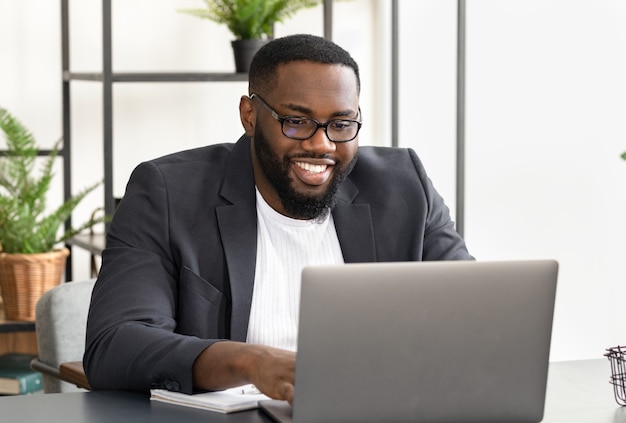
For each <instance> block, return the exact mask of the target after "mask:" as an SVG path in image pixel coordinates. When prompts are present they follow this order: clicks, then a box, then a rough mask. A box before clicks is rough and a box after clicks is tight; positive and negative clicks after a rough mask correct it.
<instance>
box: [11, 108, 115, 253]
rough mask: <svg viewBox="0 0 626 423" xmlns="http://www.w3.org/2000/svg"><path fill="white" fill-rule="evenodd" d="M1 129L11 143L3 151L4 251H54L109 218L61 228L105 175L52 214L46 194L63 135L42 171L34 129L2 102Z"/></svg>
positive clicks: (94, 219) (95, 219) (46, 159)
mask: <svg viewBox="0 0 626 423" xmlns="http://www.w3.org/2000/svg"><path fill="white" fill-rule="evenodd" d="M0 129H1V130H2V132H3V133H4V137H5V138H6V143H7V149H6V151H5V152H4V155H3V156H0V251H2V252H5V253H25V254H32V253H44V252H49V251H52V250H53V249H54V246H55V244H57V243H59V242H62V241H65V240H66V239H69V238H71V237H72V236H74V235H76V234H78V233H79V232H81V231H83V230H84V229H87V228H90V227H92V226H93V225H95V224H97V223H100V222H103V221H104V220H105V219H104V218H103V217H99V218H93V217H92V218H91V219H90V220H89V221H88V222H86V223H84V224H83V225H81V226H79V227H78V228H75V229H74V228H71V229H69V230H66V231H65V232H64V233H62V234H59V232H60V231H59V229H60V228H61V226H62V225H63V224H64V223H65V222H66V221H67V220H68V219H69V217H70V216H71V214H72V211H73V210H74V208H75V207H76V206H77V205H78V204H79V203H80V202H81V201H82V200H83V198H84V197H85V196H86V195H87V194H89V193H90V192H91V191H93V190H94V189H96V188H97V187H98V185H100V184H101V183H102V181H100V182H97V183H95V184H93V185H91V186H89V187H87V188H86V189H84V190H83V191H81V192H80V193H79V194H77V195H74V196H71V197H70V198H69V199H68V200H67V201H65V202H64V203H63V204H62V205H61V206H59V207H58V208H57V209H56V210H54V211H52V212H51V213H49V214H46V197H47V193H48V191H49V189H50V182H51V181H52V178H53V176H54V174H53V165H54V160H55V158H56V157H57V155H58V151H59V148H60V145H61V141H62V140H58V141H57V142H56V143H55V144H54V147H53V148H52V150H51V152H50V153H49V154H48V155H47V156H45V159H44V163H43V165H42V166H41V169H40V172H39V175H38V176H36V175H34V173H35V167H36V166H35V165H36V159H37V156H38V154H39V149H38V148H37V146H36V143H35V138H34V137H33V135H32V134H31V132H30V131H29V130H28V129H26V127H25V126H24V125H23V124H22V123H21V122H20V121H19V120H18V119H17V118H15V117H13V116H12V115H11V114H10V113H9V112H8V111H7V110H6V109H3V108H1V107H0Z"/></svg>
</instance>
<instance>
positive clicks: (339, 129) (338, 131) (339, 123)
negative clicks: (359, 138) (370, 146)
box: [326, 120, 359, 142]
mask: <svg viewBox="0 0 626 423" xmlns="http://www.w3.org/2000/svg"><path fill="white" fill-rule="evenodd" d="M358 132H359V124H358V123H357V122H355V121H352V120H331V121H330V122H328V126H327V127H326V134H327V135H328V139H329V140H331V141H334V142H342V141H350V140H352V139H354V138H355V137H356V134H357V133H358Z"/></svg>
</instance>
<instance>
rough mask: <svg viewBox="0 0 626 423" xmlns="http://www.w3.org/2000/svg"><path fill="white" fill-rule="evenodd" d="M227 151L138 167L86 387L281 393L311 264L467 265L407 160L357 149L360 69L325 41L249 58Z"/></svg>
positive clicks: (459, 243)
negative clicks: (234, 136) (252, 388)
mask: <svg viewBox="0 0 626 423" xmlns="http://www.w3.org/2000/svg"><path fill="white" fill-rule="evenodd" d="M249 78H250V81H249V95H248V96H243V97H242V98H241V101H240V105H239V113H240V117H241V122H242V124H243V127H244V128H245V135H244V136H242V137H241V138H240V139H239V141H238V142H237V143H236V144H222V145H213V146H208V147H203V148H199V149H195V150H192V151H186V152H180V153H176V154H173V155H170V156H166V157H163V158H160V159H156V160H153V161H150V162H146V163H142V164H141V165H139V166H138V167H137V168H136V169H135V171H134V172H133V175H132V176H131V178H130V181H129V183H128V187H127V191H126V194H125V196H124V199H123V201H122V202H121V204H120V206H119V208H118V210H117V211H116V214H115V216H114V219H113V220H112V222H111V226H110V230H109V232H108V234H107V248H106V250H105V251H104V253H103V265H102V269H101V272H100V275H99V278H98V282H97V283H96V286H95V288H94V291H93V298H92V302H91V308H90V314H89V320H88V328H87V346H86V351H85V357H84V365H85V369H86V372H87V375H88V378H89V381H90V383H91V385H92V387H93V388H94V389H131V390H148V389H150V388H164V389H169V390H174V391H182V392H186V393H191V392H193V391H194V390H217V389H224V388H228V387H232V386H237V385H243V384H247V383H252V384H254V385H256V387H257V388H258V389H259V390H260V391H262V392H263V393H265V394H267V395H268V396H270V397H272V398H276V399H286V400H289V401H291V400H292V398H293V390H294V368H295V352H294V350H295V347H296V335H297V334H296V330H297V317H298V305H299V304H298V302H299V292H300V291H299V290H300V272H301V269H302V267H303V266H305V265H315V264H331V263H343V262H369V261H409V260H412V261H418V260H455V259H471V256H470V255H469V253H468V251H467V249H466V247H465V244H464V242H463V240H462V239H461V238H460V237H459V236H458V234H457V233H456V231H455V230H454V225H453V222H452V221H451V220H450V216H449V211H448V209H447V207H446V206H445V204H444V202H443V200H442V198H441V197H440V196H439V194H438V193H437V192H436V191H435V189H434V188H433V186H432V184H431V182H430V180H429V179H428V177H427V175H426V173H425V171H424V168H423V167H422V165H421V163H420V161H419V159H418V158H417V156H416V155H415V153H414V152H413V151H411V150H407V149H394V148H373V147H362V148H361V149H360V150H359V148H358V132H359V130H360V128H361V125H362V123H363V117H362V114H361V110H360V108H359V92H360V80H359V70H358V66H357V64H356V63H355V61H354V60H353V59H352V58H351V57H350V55H349V54H348V53H347V52H346V51H345V50H343V49H341V48H340V47H339V46H337V45H335V44H334V43H332V42H330V41H327V40H325V39H323V38H320V37H315V36H311V35H294V36H289V37H284V38H279V39H277V40H274V41H272V42H270V43H269V44H267V45H266V46H265V47H264V48H262V49H261V50H260V51H259V52H258V53H257V55H256V56H255V58H254V60H253V63H252V65H251V69H250V74H249Z"/></svg>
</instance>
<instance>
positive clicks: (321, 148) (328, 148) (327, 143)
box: [301, 127, 337, 154]
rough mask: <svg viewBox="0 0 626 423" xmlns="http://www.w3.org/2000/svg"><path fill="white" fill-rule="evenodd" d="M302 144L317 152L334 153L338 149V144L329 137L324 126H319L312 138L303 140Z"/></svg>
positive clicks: (304, 147)
mask: <svg viewBox="0 0 626 423" xmlns="http://www.w3.org/2000/svg"><path fill="white" fill-rule="evenodd" d="M301 146H302V148H303V149H304V150H306V151H310V152H312V153H315V154H327V153H332V152H334V151H335V150H336V149H337V145H336V144H335V143H334V142H332V141H331V140H329V139H328V136H327V135H326V130H325V129H324V128H322V127H318V128H317V131H315V133H314V134H313V136H312V137H311V138H309V139H306V140H303V141H301Z"/></svg>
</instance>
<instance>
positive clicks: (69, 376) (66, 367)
mask: <svg viewBox="0 0 626 423" xmlns="http://www.w3.org/2000/svg"><path fill="white" fill-rule="evenodd" d="M30 368H31V369H33V370H36V371H38V372H41V373H43V374H45V375H49V376H52V377H55V378H57V379H60V380H62V381H65V382H68V383H71V384H73V385H76V386H78V387H79V388H83V389H88V390H91V385H89V381H88V380H87V376H86V375H85V369H83V363H82V362H80V361H68V362H65V363H61V365H60V366H59V368H58V369H57V368H56V367H53V366H51V365H49V364H46V363H44V362H43V361H41V360H39V359H38V358H33V360H32V361H31V362H30Z"/></svg>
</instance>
